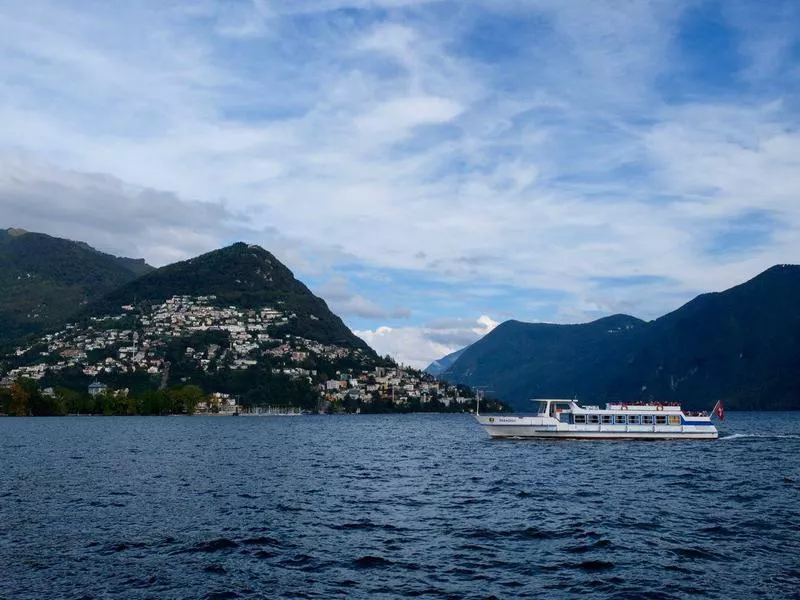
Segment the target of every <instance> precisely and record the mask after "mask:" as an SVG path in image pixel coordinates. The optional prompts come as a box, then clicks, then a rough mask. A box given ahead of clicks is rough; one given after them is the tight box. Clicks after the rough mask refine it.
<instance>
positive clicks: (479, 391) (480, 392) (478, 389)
mask: <svg viewBox="0 0 800 600" xmlns="http://www.w3.org/2000/svg"><path fill="white" fill-rule="evenodd" d="M488 388H489V386H488V385H476V386H475V416H476V417H477V416H478V415H480V414H481V397H482V396H484V392H486V391H487V389H488Z"/></svg>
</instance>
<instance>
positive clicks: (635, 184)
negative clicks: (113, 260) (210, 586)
mask: <svg viewBox="0 0 800 600" xmlns="http://www.w3.org/2000/svg"><path fill="white" fill-rule="evenodd" d="M690 4H692V5H694V3H690ZM739 6H740V3H733V4H732V5H731V6H729V7H728V8H726V15H727V17H726V18H729V19H730V24H732V26H734V27H736V28H738V31H739V33H740V35H741V37H742V39H743V40H744V41H743V42H742V51H743V52H744V56H746V57H747V72H746V73H745V74H744V75H743V80H742V81H743V83H742V86H743V88H744V91H742V90H739V91H738V92H737V93H736V94H722V95H720V97H704V96H702V95H700V94H699V93H695V94H694V95H687V96H686V98H680V97H678V96H679V94H678V92H680V91H682V90H677V89H673V88H674V86H673V88H670V89H669V90H665V87H669V85H666V84H665V82H670V81H671V80H672V79H679V78H680V76H681V74H682V69H684V67H685V65H684V64H682V62H681V61H682V60H683V58H682V55H681V53H680V52H679V51H678V49H677V48H676V44H677V36H676V29H677V27H678V26H679V24H680V19H681V17H682V15H683V14H684V13H683V12H682V11H684V9H685V7H686V3H685V2H673V1H668V0H664V1H657V0H634V1H632V2H626V3H623V4H620V3H618V2H603V1H591V2H590V1H588V0H586V1H579V2H561V1H558V0H536V1H533V0H531V1H523V0H492V1H489V0H486V1H482V2H474V3H462V4H459V6H458V8H459V10H457V11H455V10H454V11H452V13H448V14H449V17H448V18H446V19H445V18H442V16H441V15H442V14H443V12H442V11H441V8H442V6H441V3H432V2H425V1H422V0H420V1H413V0H349V1H348V0H308V1H306V2H289V1H276V2H263V1H260V0H259V1H255V0H254V1H253V2H242V3H236V4H235V5H234V4H231V3H224V2H216V1H214V0H204V1H203V2H199V3H193V4H191V5H174V4H173V5H165V4H164V3H161V2H156V1H152V2H147V1H145V2H137V3H115V4H114V5H113V6H112V5H102V3H101V4H97V3H82V2H80V1H79V2H76V3H63V2H48V1H47V0H41V1H39V2H35V3H31V2H23V1H22V0H11V1H10V2H7V3H6V4H5V5H4V8H3V9H0V76H2V77H3V81H4V83H5V85H4V86H3V87H2V89H0V122H2V123H3V127H2V128H0V152H2V154H0V172H2V173H3V180H2V181H3V183H2V185H3V186H4V187H3V188H2V190H3V193H4V195H3V196H2V197H0V218H2V219H4V220H6V221H7V222H8V223H7V224H8V225H19V226H25V227H28V228H32V229H36V228H40V229H42V230H45V231H47V232H49V233H55V234H59V235H65V236H67V237H73V238H80V239H86V240H87V241H89V242H91V243H93V244H95V245H98V246H99V247H101V248H102V249H106V250H109V251H114V252H119V253H123V254H129V255H130V254H142V255H144V256H145V257H146V258H148V260H150V261H152V262H156V263H160V262H163V261H166V260H170V259H172V258H175V257H180V258H183V257H185V256H186V255H189V254H192V253H195V252H197V251H199V250H207V249H210V248H211V247H214V246H217V245H221V244H222V243H227V242H230V241H234V240H235V239H238V238H244V239H246V240H247V241H253V242H257V243H261V244H263V245H264V246H265V247H267V248H269V249H270V250H273V251H275V252H276V254H277V255H278V256H279V258H281V259H284V260H286V261H287V262H288V264H289V266H290V267H292V268H294V269H295V270H298V271H300V273H299V274H300V275H301V276H302V275H308V274H313V275H315V276H317V277H322V278H324V277H326V276H327V275H329V273H330V272H331V270H335V269H336V268H337V267H340V266H341V265H343V264H348V265H352V264H357V265H360V266H362V267H364V268H369V269H371V270H373V271H375V272H381V271H388V270H391V271H392V272H397V271H399V272H402V273H403V274H404V277H405V279H406V280H409V281H410V280H413V279H415V278H417V277H420V276H424V277H425V280H426V285H427V286H429V287H430V286H431V285H435V284H436V283H437V282H438V283H440V284H442V285H443V289H446V290H448V293H449V291H450V290H452V289H453V286H457V287H458V288H460V289H461V290H462V291H461V293H460V294H451V296H452V298H451V301H452V304H451V308H450V310H451V312H450V313H449V314H451V315H459V314H461V315H463V314H479V313H480V312H490V311H491V312H492V314H505V313H508V312H513V311H514V310H517V309H518V307H520V306H522V305H523V300H520V302H519V304H517V305H497V304H492V303H493V302H501V300H502V301H506V300H505V299H507V298H509V297H511V296H513V295H514V294H512V293H510V292H508V290H512V291H513V292H515V293H516V295H517V296H519V297H520V298H523V299H524V298H526V297H528V296H530V295H531V294H533V293H535V291H536V290H540V289H546V290H556V291H559V292H561V293H562V296H561V298H560V299H559V302H560V303H561V306H559V307H558V308H557V309H556V310H555V311H554V312H552V313H551V314H541V313H538V312H535V311H531V312H528V313H522V314H514V316H515V317H517V318H521V319H531V320H532V319H535V318H543V319H547V318H550V319H553V318H557V319H564V320H566V319H568V320H580V319H581V318H582V317H583V318H588V317H590V316H596V314H597V313H598V312H603V311H612V310H615V309H625V310H629V311H631V312H633V313H634V314H637V315H638V316H643V317H653V316H657V315H659V314H661V313H662V312H664V311H666V310H669V309H672V308H675V307H676V306H677V305H678V304H680V302H681V301H685V300H687V299H689V298H690V297H691V295H692V294H694V293H696V292H699V291H707V290H711V289H721V288H723V287H726V286H729V285H732V284H735V283H738V282H739V281H741V280H743V279H744V278H746V277H749V276H752V275H755V274H756V273H757V272H758V271H760V270H762V269H764V268H766V267H768V266H770V265H771V264H773V263H779V262H793V261H798V260H800V258H798V255H800V245H799V244H800V242H798V239H800V238H798V236H797V235H796V232H797V230H798V227H800V216H799V215H798V211H800V208H798V206H800V204H798V203H797V198H798V197H800V179H799V176H798V173H800V168H798V166H800V165H798V159H797V157H798V156H800V139H799V138H798V134H797V131H798V121H799V119H798V112H797V111H798V107H797V105H796V101H794V100H793V98H794V97H795V96H794V95H793V94H792V92H793V91H795V90H796V87H792V85H795V84H793V83H792V81H794V80H796V77H794V79H792V77H793V76H795V75H796V72H797V66H796V64H795V65H793V64H790V63H787V61H790V58H789V54H788V48H791V47H792V45H793V44H795V43H797V41H798V40H797V38H798V33H797V31H795V30H793V29H792V28H791V26H790V24H791V22H792V21H791V19H788V17H787V18H773V17H770V18H769V19H765V20H764V21H763V22H762V21H761V20H759V19H760V17H759V14H760V11H761V8H759V13H757V14H755V15H753V14H750V13H748V12H747V11H744V10H741V9H739V8H737V7H739ZM344 8H349V9H354V10H357V11H358V18H354V17H353V10H349V11H348V10H341V9H344ZM779 12H780V11H779ZM787 14H788V16H789V17H791V16H792V15H793V13H792V12H791V10H789V12H788V13H787ZM298 17H302V27H301V26H300V24H299V23H300V21H298ZM784 17H786V15H784ZM485 22H491V23H506V24H507V25H508V26H507V28H506V30H505V31H503V30H502V28H501V30H500V31H493V30H492V29H491V28H489V27H484V25H485ZM525 28H527V29H525ZM523 32H524V33H523ZM684 91H685V90H684ZM690 91H691V90H690ZM673 93H674V94H675V96H676V97H675V98H673V97H670V94H673ZM20 157H24V158H20ZM31 157H33V158H31ZM31 164H35V165H36V167H35V168H34V167H31V166H30V165H31ZM98 174H103V175H98ZM21 198H22V199H24V202H22V201H21V200H20V199H21ZM101 204H102V206H103V207H104V209H105V210H104V211H97V210H93V208H95V207H96V206H98V205H101ZM755 211H769V212H770V214H771V215H773V217H774V220H775V222H776V223H777V224H779V225H780V227H776V230H775V231H774V232H772V235H770V236H766V237H765V239H764V240H762V241H761V243H760V244H759V245H758V246H756V247H753V248H752V249H751V250H748V252H745V253H737V254H724V253H723V254H722V255H710V254H708V253H707V252H706V251H705V250H704V248H705V244H706V240H707V239H709V237H712V236H714V235H716V233H717V232H718V231H719V230H720V229H721V228H724V223H725V220H726V219H736V218H741V217H742V215H745V216H746V215H748V214H751V213H753V212H755ZM181 215H185V217H182V216H181ZM128 222H129V223H130V225H129V226H128V229H127V233H126V232H124V231H120V224H123V223H125V224H127V223H128ZM105 229H108V231H109V232H111V233H107V234H106V233H102V232H103V231H104V230H105ZM637 275H652V276H655V277H656V278H659V281H660V283H658V284H653V285H649V286H641V287H637V288H633V289H630V288H627V287H623V286H617V287H613V286H612V287H609V286H608V284H598V283H596V279H597V278H598V277H607V278H625V277H629V276H637ZM476 282H480V284H481V285H476ZM335 283H336V282H334V284H335ZM331 285H333V284H331ZM346 285H347V286H348V287H347V289H346V290H345V291H341V290H339V291H340V292H341V294H340V297H338V298H335V296H336V293H337V290H336V289H327V288H325V287H324V284H322V285H321V286H320V288H319V291H320V293H321V295H323V297H328V296H326V293H328V294H329V296H330V297H329V298H328V299H329V300H330V302H331V304H332V306H333V307H334V309H335V310H339V311H341V312H342V313H343V314H346V315H352V316H361V317H363V318H371V319H374V320H376V321H377V322H380V323H385V322H386V320H385V319H387V318H390V317H392V315H394V316H395V317H399V316H402V313H405V315H406V316H408V313H409V312H410V313H411V316H412V320H413V319H414V318H418V319H425V318H427V316H426V315H428V314H430V313H428V312H426V310H427V308H428V307H427V306H425V302H426V300H425V297H424V296H422V295H415V294H414V293H413V291H414V290H413V285H409V290H410V292H411V293H410V294H409V293H407V294H406V296H405V297H404V298H403V301H402V302H400V303H398V304H402V305H403V306H402V307H394V306H385V305H384V304H385V302H384V301H383V300H382V299H376V298H374V297H373V296H371V294H370V293H368V292H367V291H365V290H363V289H360V288H358V287H357V283H354V282H349V283H346ZM334 288H335V285H334ZM497 288H503V289H506V290H507V293H505V294H504V295H503V296H499V295H496V296H493V297H492V296H485V294H484V292H483V291H482V290H484V291H485V290H492V289H497ZM459 296H461V298H459ZM465 300H471V301H474V302H475V303H476V305H479V308H474V309H473V308H472V307H470V308H469V309H467V308H466V307H465V306H466V305H465V304H463V303H462V304H461V305H460V306H459V304H458V302H459V301H465ZM484 300H485V301H484ZM411 326H412V327H411V328H398V329H392V330H390V331H389V332H383V333H381V334H380V335H378V333H377V331H378V330H377V329H374V328H373V329H370V330H369V331H371V332H372V333H371V335H373V336H374V337H375V339H376V340H380V342H378V341H376V344H377V343H381V344H386V346H385V347H387V348H395V347H396V348H397V352H399V353H405V354H408V353H409V352H411V350H409V349H410V348H416V350H415V351H418V352H420V353H421V354H420V355H419V356H424V357H425V358H424V359H423V358H417V359H414V360H416V361H417V362H418V363H419V362H424V361H425V360H427V359H428V357H431V358H438V357H439V356H440V355H441V352H439V351H440V350H447V349H451V345H450V344H448V343H444V344H441V343H438V342H433V341H431V340H432V339H433V338H431V335H432V334H431V333H430V332H427V330H426V329H425V328H424V327H422V326H421V324H420V323H413V322H412V323H411ZM415 326H418V327H416V328H414V327H415ZM487 326H488V325H487ZM472 327H474V324H470V326H465V327H464V328H460V327H456V328H455V329H456V330H460V329H464V330H465V331H467V332H468V333H469V330H470V329H471V328H472ZM403 339H405V340H406V341H405V342H401V341H398V340H403ZM462 339H465V338H462ZM392 340H395V341H392ZM431 344H434V345H431ZM436 344H438V345H436ZM452 349H455V348H452ZM434 351H435V352H436V353H437V354H436V355H433V353H434ZM445 353H446V352H445ZM408 356H411V354H408Z"/></svg>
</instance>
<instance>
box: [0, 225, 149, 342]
mask: <svg viewBox="0 0 800 600" xmlns="http://www.w3.org/2000/svg"><path fill="white" fill-rule="evenodd" d="M151 270H152V267H150V266H149V265H147V264H145V262H144V260H134V259H129V258H118V257H116V256H112V255H110V254H104V253H102V252H98V251H97V250H95V249H94V248H92V247H90V246H88V245H87V244H85V243H83V242H73V241H71V240H65V239H61V238H56V237H51V236H49V235H44V234H42V233H29V232H26V231H23V230H21V229H3V230H0V344H3V343H7V342H9V341H12V340H15V339H17V338H19V337H21V336H24V335H28V334H31V333H37V332H40V331H43V330H45V329H48V328H50V327H53V326H56V325H59V324H61V323H62V322H63V321H64V320H66V319H68V318H70V317H72V316H73V315H75V314H76V313H77V312H78V311H79V310H80V309H81V308H82V307H83V306H85V305H86V304H87V303H89V302H91V301H93V300H96V299H98V298H100V297H101V296H103V295H104V294H107V293H108V292H110V291H111V290H114V289H115V288H118V287H119V286H121V285H124V284H125V283H128V282H129V281H132V280H133V279H135V278H136V277H138V276H139V275H143V274H145V273H147V272H149V271H151Z"/></svg>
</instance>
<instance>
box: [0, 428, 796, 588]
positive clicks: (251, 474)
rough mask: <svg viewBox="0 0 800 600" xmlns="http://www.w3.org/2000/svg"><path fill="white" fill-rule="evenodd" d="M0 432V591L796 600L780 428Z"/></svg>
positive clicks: (791, 466)
mask: <svg viewBox="0 0 800 600" xmlns="http://www.w3.org/2000/svg"><path fill="white" fill-rule="evenodd" d="M719 429H720V434H721V439H719V440H716V441H677V442H652V441H650V442H642V441H637V442H631V441H617V442H609V441H603V442H598V441H586V442H575V441H523V440H519V441H516V440H505V441H504V440H491V439H489V438H488V437H487V436H486V434H485V432H484V431H483V429H482V428H480V427H479V426H478V425H477V423H475V422H474V420H473V419H472V418H471V417H469V416H466V415H385V416H367V415H361V416H335V417H331V416H308V417H261V418H259V417H253V418H244V417H239V418H230V417H226V418H222V417H163V418H162V417H67V418H22V419H14V418H3V419H0V467H1V468H0V574H1V575H0V597H2V598H9V599H11V598H13V599H18V598H52V597H65V598H87V599H88V598H116V597H119V598H333V597H344V598H404V597H424V598H459V599H460V598H493V597H494V598H526V597H530V598H538V597H547V598H577V597H581V598H620V599H622V598H631V599H633V598H637V599H638V598H653V599H661V598H663V599H670V598H690V597H691V598H694V597H703V598H720V599H723V598H724V599H728V598H742V599H750V598H780V599H783V598H792V597H794V598H797V597H800V596H798V590H800V414H797V413H730V412H729V413H728V415H727V418H726V420H725V421H724V422H722V424H721V425H719Z"/></svg>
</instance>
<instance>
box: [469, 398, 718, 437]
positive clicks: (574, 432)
mask: <svg viewBox="0 0 800 600" xmlns="http://www.w3.org/2000/svg"><path fill="white" fill-rule="evenodd" d="M535 402H537V403H538V409H539V410H538V413H537V414H535V415H520V416H514V415H481V414H479V413H480V409H478V411H476V414H475V418H476V419H477V420H478V423H480V424H481V425H483V427H484V428H485V429H486V432H487V433H488V434H489V435H490V436H492V437H493V438H559V439H649V440H667V439H670V440H672V439H684V440H685V439H689V440H711V439H716V438H717V437H718V436H719V434H718V432H717V428H716V427H715V426H714V425H713V423H711V415H709V414H708V413H706V412H686V411H683V410H682V409H681V407H680V405H679V404H673V403H669V404H662V403H654V402H650V403H635V404H626V403H612V404H606V407H605V409H601V408H600V407H599V406H589V405H587V406H580V405H578V403H577V402H576V401H575V400H561V399H542V400H535ZM712 414H716V415H717V416H719V417H720V419H722V418H724V408H723V406H722V402H717V404H716V405H715V406H714V409H713V410H712Z"/></svg>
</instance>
